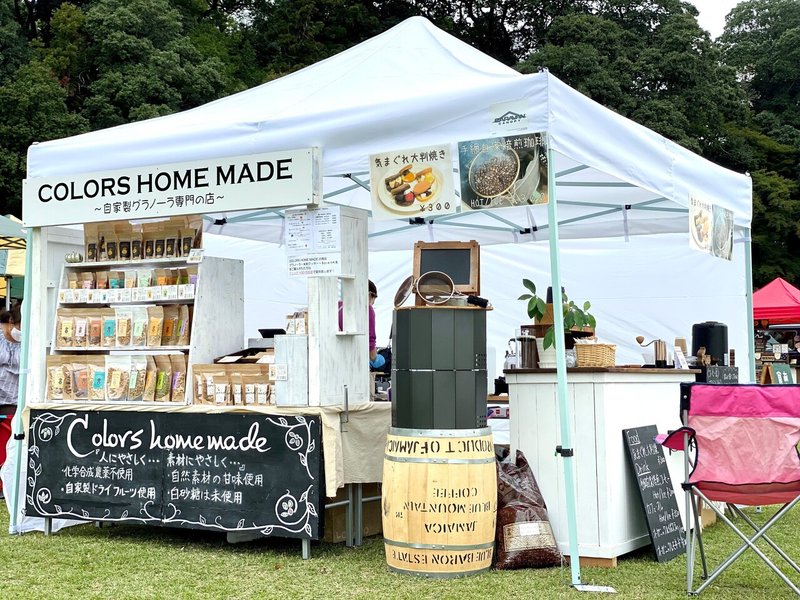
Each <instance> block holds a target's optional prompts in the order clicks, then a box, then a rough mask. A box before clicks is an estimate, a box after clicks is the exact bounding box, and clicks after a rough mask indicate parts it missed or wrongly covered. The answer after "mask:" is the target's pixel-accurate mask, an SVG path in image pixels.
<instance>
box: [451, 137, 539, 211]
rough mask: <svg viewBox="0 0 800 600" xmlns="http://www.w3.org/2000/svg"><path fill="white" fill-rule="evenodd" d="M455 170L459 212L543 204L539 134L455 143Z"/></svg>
mask: <svg viewBox="0 0 800 600" xmlns="http://www.w3.org/2000/svg"><path fill="white" fill-rule="evenodd" d="M458 169H459V173H460V174H461V209H462V210H481V209H486V208H504V207H507V206H526V205H530V204H546V203H547V143H546V138H545V136H544V134H542V133H529V134H524V135H506V136H504V137H496V138H489V139H485V140H471V141H468V142H459V143H458Z"/></svg>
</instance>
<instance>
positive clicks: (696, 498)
mask: <svg viewBox="0 0 800 600" xmlns="http://www.w3.org/2000/svg"><path fill="white" fill-rule="evenodd" d="M687 494H689V495H691V502H690V504H691V509H692V513H693V516H694V524H695V527H694V532H693V535H692V542H694V541H695V539H696V540H697V543H698V545H699V547H700V557H701V560H702V565H703V579H705V581H704V582H703V583H702V584H701V585H700V586H699V587H697V588H696V589H692V585H693V583H694V581H693V579H694V559H695V556H694V554H695V553H694V544H693V545H692V547H691V548H692V549H691V551H689V550H688V549H689V544H688V543H687V557H686V559H687V592H688V593H689V595H697V594H700V593H701V592H702V591H703V590H704V589H705V588H706V587H707V586H708V585H709V584H710V583H711V582H712V581H714V579H716V578H717V576H719V575H720V574H721V573H722V572H723V571H724V570H725V569H727V568H728V567H729V566H730V565H731V564H732V563H733V562H734V561H735V560H736V559H737V558H739V557H740V556H741V555H742V554H743V553H744V552H745V550H747V549H748V548H750V549H752V550H753V552H755V553H756V554H757V555H758V556H759V557H760V558H761V560H763V561H764V563H765V564H766V565H767V566H768V567H769V568H770V569H772V570H773V571H774V572H775V574H776V575H778V577H780V578H781V579H782V580H783V581H784V583H786V585H788V586H789V587H790V588H791V589H792V591H794V593H795V594H798V595H800V588H798V587H797V586H796V585H795V584H794V583H793V582H792V581H791V580H790V579H789V578H788V577H787V576H786V575H785V574H784V573H783V572H782V571H781V570H780V569H779V568H778V567H777V566H776V565H775V564H774V563H773V562H772V561H771V560H770V559H769V558H768V557H767V556H766V555H765V554H764V553H763V552H762V551H761V549H760V548H758V547H757V546H756V545H755V543H756V542H757V541H759V540H762V539H763V541H765V542H766V543H767V544H769V545H770V546H771V547H772V548H773V550H775V551H776V552H777V553H778V555H779V556H781V557H782V558H783V559H784V560H786V561H787V562H788V564H789V565H790V566H791V567H792V568H793V569H794V570H795V571H796V572H798V573H800V567H798V566H797V564H796V563H795V562H794V561H793V560H792V559H791V558H789V556H788V555H787V554H786V553H785V552H784V551H783V550H781V549H780V548H779V547H778V546H777V545H776V544H775V543H774V542H773V541H772V540H771V539H770V538H769V537H768V536H767V535H766V532H767V530H768V529H769V528H770V527H772V526H773V525H774V524H775V523H777V522H778V521H779V520H780V519H781V518H782V517H783V516H784V515H785V514H786V513H787V512H789V510H791V509H792V507H793V506H794V505H795V504H797V502H798V501H800V497H797V498H795V499H794V500H792V501H791V502H789V503H788V504H785V505H784V506H783V507H782V508H781V509H780V510H779V511H778V512H776V513H775V514H774V515H773V516H772V518H770V519H769V520H768V521H767V522H766V523H765V524H764V525H763V526H761V527H759V526H758V525H756V524H755V523H754V522H753V521H752V520H751V519H750V518H749V517H748V516H747V515H746V514H745V513H744V512H742V511H741V510H740V509H739V508H738V507H736V506H733V507H732V510H733V512H734V514H736V515H737V516H740V517H741V518H742V519H743V520H744V521H745V522H746V523H747V524H748V525H750V526H751V527H752V528H753V530H754V531H755V533H754V535H752V537H748V536H747V535H745V533H743V532H742V531H741V530H740V529H739V528H738V527H737V526H736V525H734V523H733V522H732V521H731V520H730V519H729V518H728V517H726V516H725V513H724V512H723V511H721V510H719V509H718V508H717V507H716V506H715V505H714V504H713V503H712V502H710V501H709V500H708V498H706V496H705V495H704V494H703V493H702V492H700V491H699V490H697V489H694V488H693V489H692V490H690V491H687ZM701 501H705V502H706V503H707V504H708V505H709V506H710V507H711V508H712V509H713V510H714V512H715V513H716V514H717V517H719V519H720V520H721V521H723V522H724V523H725V524H726V525H728V526H729V527H730V528H731V529H732V530H733V531H734V533H736V535H738V536H739V537H740V538H741V539H742V541H743V542H744V544H743V545H742V546H741V547H740V548H739V549H738V550H736V551H735V552H734V553H733V554H731V555H730V556H729V557H728V558H727V559H725V561H723V562H722V563H721V564H720V565H719V566H718V567H717V568H716V569H714V571H713V572H712V573H711V574H710V575H709V574H708V569H707V567H706V560H705V552H704V551H703V541H702V535H701V533H700V524H699V513H700V510H699V509H700V502H701ZM687 538H688V535H687ZM687 541H688V539H687Z"/></svg>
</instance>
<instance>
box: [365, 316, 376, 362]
mask: <svg viewBox="0 0 800 600" xmlns="http://www.w3.org/2000/svg"><path fill="white" fill-rule="evenodd" d="M367 308H368V309H369V360H370V361H374V360H375V359H376V358H377V356H378V348H377V336H376V335H375V309H374V308H372V306H368V307H367Z"/></svg>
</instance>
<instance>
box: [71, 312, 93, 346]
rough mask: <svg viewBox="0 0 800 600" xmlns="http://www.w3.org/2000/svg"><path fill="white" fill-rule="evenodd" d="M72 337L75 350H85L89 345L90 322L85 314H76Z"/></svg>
mask: <svg viewBox="0 0 800 600" xmlns="http://www.w3.org/2000/svg"><path fill="white" fill-rule="evenodd" d="M74 327H75V328H74V330H73V335H72V347H73V348H85V347H86V346H87V345H88V343H89V320H88V318H87V317H86V314H85V312H82V311H81V312H76V314H75V324H74Z"/></svg>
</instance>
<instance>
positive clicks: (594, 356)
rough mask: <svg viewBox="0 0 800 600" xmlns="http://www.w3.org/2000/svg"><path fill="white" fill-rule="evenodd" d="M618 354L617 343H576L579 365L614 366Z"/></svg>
mask: <svg viewBox="0 0 800 600" xmlns="http://www.w3.org/2000/svg"><path fill="white" fill-rule="evenodd" d="M616 354H617V346H616V345H615V344H575V355H576V357H577V363H578V366H579V367H613V366H614V365H615V364H616V362H615V360H616Z"/></svg>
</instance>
